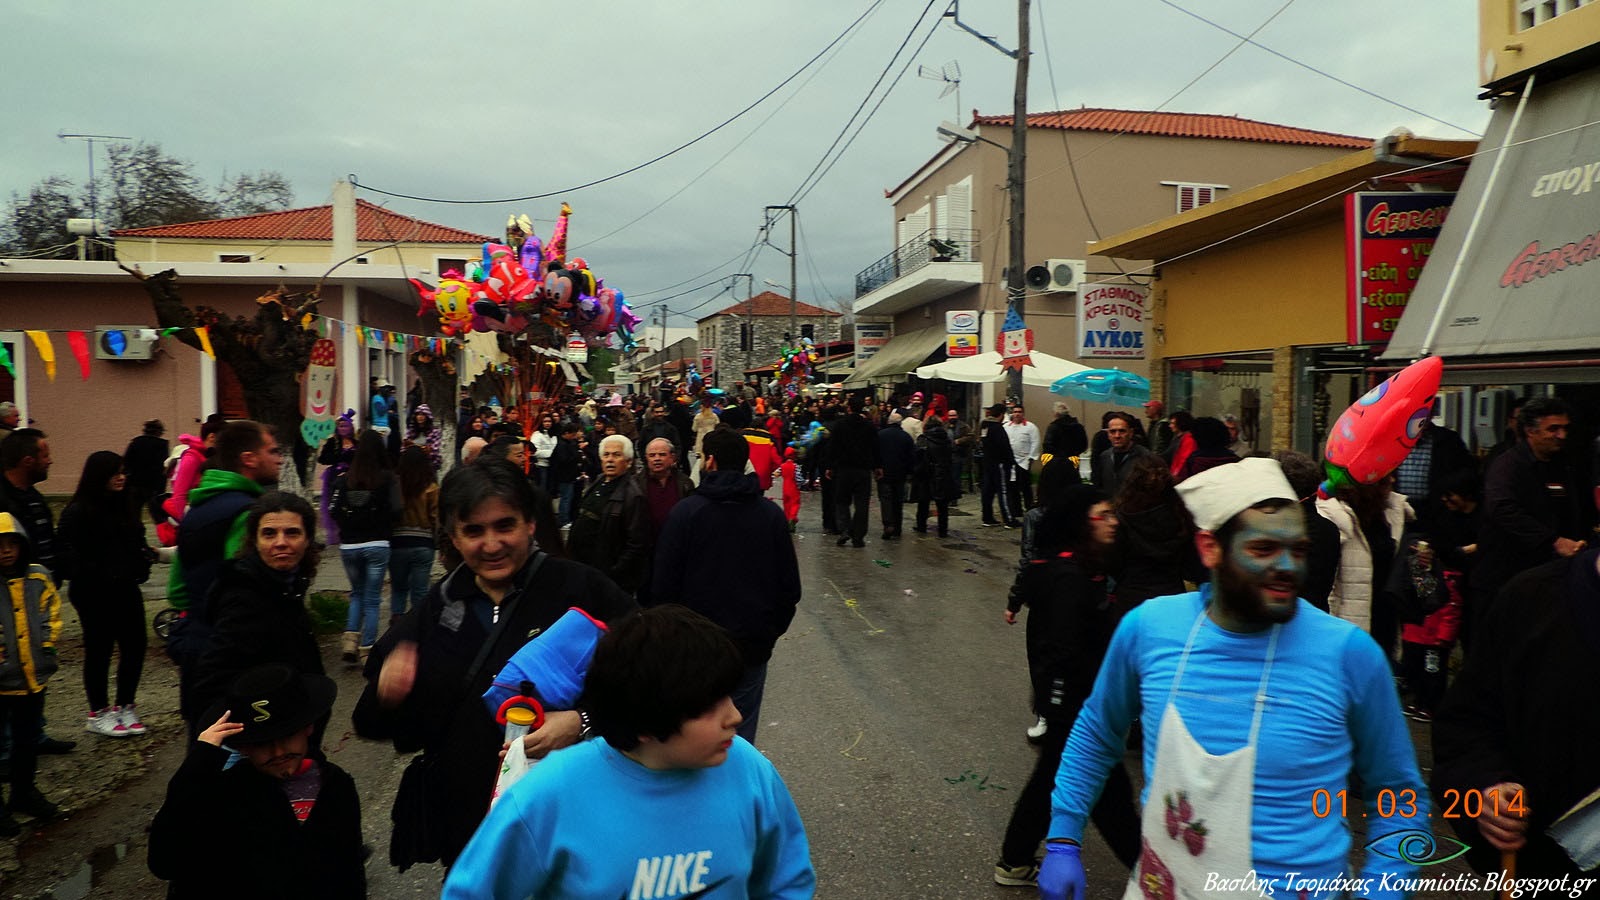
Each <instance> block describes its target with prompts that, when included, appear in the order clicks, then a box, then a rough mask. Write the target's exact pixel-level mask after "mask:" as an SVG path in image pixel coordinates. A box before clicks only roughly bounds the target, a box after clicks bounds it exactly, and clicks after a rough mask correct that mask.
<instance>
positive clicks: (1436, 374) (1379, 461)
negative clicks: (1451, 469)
mask: <svg viewBox="0 0 1600 900" xmlns="http://www.w3.org/2000/svg"><path fill="white" fill-rule="evenodd" d="M1443 374H1444V361H1443V360H1442V359H1440V358H1439V357H1437V356H1430V357H1428V358H1426V359H1420V360H1418V361H1416V362H1414V363H1412V364H1411V365H1409V366H1406V367H1405V368H1404V369H1401V370H1400V371H1398V372H1396V373H1394V374H1393V375H1391V376H1389V378H1388V380H1386V381H1384V382H1383V383H1382V384H1380V385H1378V386H1377V387H1375V388H1373V389H1372V390H1370V391H1368V392H1367V393H1366V394H1365V395H1363V396H1362V397H1361V399H1359V400H1357V401H1356V402H1354V403H1352V404H1350V408H1348V409H1346V410H1345V411H1344V414H1343V415H1341V416H1339V420H1338V421H1337V422H1335V423H1333V429H1332V431H1331V432H1329V434H1328V443H1327V446H1326V447H1325V448H1324V450H1323V459H1324V462H1323V467H1324V468H1325V469H1326V470H1327V473H1328V479H1327V480H1326V481H1324V482H1323V483H1322V487H1321V492H1322V494H1323V495H1324V496H1327V495H1330V494H1332V493H1333V492H1334V491H1336V490H1338V489H1339V487H1340V486H1341V485H1343V484H1348V483H1351V482H1359V483H1361V484H1376V483H1377V482H1379V481H1381V480H1383V478H1384V477H1385V476H1387V475H1388V474H1389V473H1390V472H1393V471H1394V470H1395V469H1396V468H1398V467H1399V465H1400V463H1401V462H1402V461H1403V460H1404V459H1405V458H1406V455H1407V454H1409V453H1410V452H1411V449H1412V448H1413V447H1415V446H1416V445H1417V438H1418V437H1420V436H1421V434H1422V423H1423V421H1424V420H1425V419H1427V418H1428V417H1429V416H1430V415H1432V412H1433V398H1434V395H1435V394H1438V393H1439V380H1440V378H1441V377H1442V376H1443Z"/></svg>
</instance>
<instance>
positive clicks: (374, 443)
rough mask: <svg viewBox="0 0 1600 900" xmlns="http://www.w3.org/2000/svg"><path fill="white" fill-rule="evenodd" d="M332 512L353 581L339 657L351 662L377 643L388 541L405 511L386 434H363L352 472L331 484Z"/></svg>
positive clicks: (349, 575) (347, 570)
mask: <svg viewBox="0 0 1600 900" xmlns="http://www.w3.org/2000/svg"><path fill="white" fill-rule="evenodd" d="M329 507H330V509H331V510H332V513H333V520H334V521H335V522H337V523H338V524H339V538H340V542H339V558H340V559H342V560H343V561H344V572H345V575H346V576H347V577H348V578H349V579H350V613H349V615H348V616H347V617H346V619H345V630H344V639H343V641H342V642H341V644H340V652H341V653H342V654H343V656H344V661H345V662H348V663H353V662H358V661H359V660H360V659H361V657H363V656H365V655H366V654H368V653H370V652H371V651H372V642H373V641H375V640H377V638H378V611H379V609H380V608H381V607H382V605H383V573H384V572H385V571H386V570H387V569H388V568H389V538H390V537H391V536H392V535H393V533H394V523H395V521H396V520H397V519H399V518H400V512H401V509H402V508H403V507H404V504H403V503H402V502H401V498H400V482H399V481H398V480H397V479H396V478H395V477H394V474H393V473H391V472H390V471H389V450H388V447H387V446H386V444H385V443H384V439H383V435H381V434H379V433H378V432H376V431H373V430H370V429H369V430H367V431H363V432H361V437H360V438H359V439H358V440H357V441H356V452H355V456H353V457H352V458H351V460H350V469H349V470H348V471H346V472H345V473H344V474H342V475H340V476H339V477H337V478H335V479H334V480H333V500H332V501H331V502H330V504H329ZM358 650H359V655H358V652H357V651H358Z"/></svg>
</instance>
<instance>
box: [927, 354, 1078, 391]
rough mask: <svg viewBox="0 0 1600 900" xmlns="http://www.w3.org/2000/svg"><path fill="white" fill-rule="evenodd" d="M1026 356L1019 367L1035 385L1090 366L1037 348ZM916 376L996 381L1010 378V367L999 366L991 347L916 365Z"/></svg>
mask: <svg viewBox="0 0 1600 900" xmlns="http://www.w3.org/2000/svg"><path fill="white" fill-rule="evenodd" d="M1028 357H1029V359H1030V360H1031V361H1032V362H1033V365H1031V366H1023V367H1022V383H1023V384H1031V385H1033V386H1035V387H1049V386H1051V385H1052V384H1055V383H1056V382H1057V381H1060V380H1061V379H1063V378H1065V377H1067V376H1068V375H1071V374H1073V373H1074V372H1087V371H1088V370H1089V367H1088V366H1081V365H1079V364H1077V363H1075V362H1072V361H1071V360H1066V359H1061V358H1060V357H1056V356H1051V355H1050V354H1048V353H1041V352H1040V351H1038V350H1033V351H1031V352H1029V354H1028ZM917 377H918V378H930V379H931V378H943V379H944V380H945V381H960V382H964V383H966V384H995V383H998V382H1002V381H1005V380H1006V379H1007V378H1010V377H1011V373H1010V370H1008V369H1004V368H1002V367H1001V366H1000V353H999V351H997V350H990V351H989V352H988V353H980V354H978V355H977V356H964V357H960V358H957V359H947V360H944V361H943V362H936V363H933V364H932V365H927V366H922V367H920V368H918V369H917Z"/></svg>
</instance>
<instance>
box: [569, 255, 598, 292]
mask: <svg viewBox="0 0 1600 900" xmlns="http://www.w3.org/2000/svg"><path fill="white" fill-rule="evenodd" d="M567 270H568V271H570V272H572V273H573V275H575V276H577V283H578V293H579V295H584V294H587V295H588V296H590V297H593V296H594V292H595V290H596V289H597V285H596V284H595V281H594V273H593V272H591V271H589V263H588V261H587V260H585V259H584V258H583V257H581V256H575V257H573V258H572V261H571V262H569V263H567Z"/></svg>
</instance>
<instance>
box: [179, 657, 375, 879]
mask: <svg viewBox="0 0 1600 900" xmlns="http://www.w3.org/2000/svg"><path fill="white" fill-rule="evenodd" d="M337 692H338V688H337V686H336V685H335V684H334V683H333V680H332V679H331V678H328V677H326V676H324V675H301V674H299V673H297V672H296V671H295V670H294V669H292V668H290V667H288V666H285V665H268V666H260V667H258V668H254V669H251V670H249V671H247V672H245V673H244V674H243V675H241V676H239V679H238V680H237V681H236V682H234V684H233V687H232V688H231V689H230V690H229V692H228V696H227V697H226V698H225V699H224V700H223V701H222V703H220V704H218V705H217V706H216V707H214V708H213V709H212V710H211V711H210V712H209V713H208V714H207V715H206V716H205V717H204V718H203V719H202V720H201V721H205V722H211V723H212V724H211V726H210V727H208V728H207V729H206V730H205V731H203V732H201V733H200V737H199V739H198V740H197V741H196V743H195V745H194V746H193V747H192V748H191V749H190V751H189V756H188V758H187V759H185V760H184V762H183V765H182V766H181V767H180V768H179V769H178V771H177V773H176V774H175V775H173V776H172V781H171V782H169V783H168V785H167V799H166V802H165V803H164V804H162V806H161V811H160V812H158V813H156V817H155V821H154V822H153V823H152V824H151V826H150V856H149V862H150V871H151V872H153V873H155V875H156V877H158V878H162V879H165V880H166V881H169V882H171V887H170V889H169V891H168V894H167V896H168V897H169V898H182V897H218V896H228V897H237V898H243V897H289V896H295V895H300V896H306V897H329V898H335V897H365V896H366V895H367V893H366V891H367V887H366V873H365V871H364V870H363V866H362V864H363V862H364V853H363V851H362V847H361V806H360V800H359V798H358V796H357V794H356V786H355V781H354V780H352V779H351V777H350V776H349V774H347V773H346V772H345V771H344V770H343V769H341V768H339V767H338V766H336V765H334V764H333V763H330V762H326V761H324V760H321V759H317V758H314V756H320V754H313V750H314V749H315V748H312V747H311V746H310V739H311V732H312V728H313V727H314V725H315V723H316V722H317V720H318V719H320V718H322V717H323V716H324V715H327V713H328V711H329V710H330V709H332V708H333V699H334V695H335V694H336V693H337ZM224 741H226V742H227V744H228V747H224V746H223V742H224ZM230 747H231V748H232V750H234V751H237V752H238V754H239V756H240V759H239V760H238V761H237V763H236V764H235V765H233V766H231V767H229V766H228V762H229V758H230V756H231V754H230V752H229V748H230Z"/></svg>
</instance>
